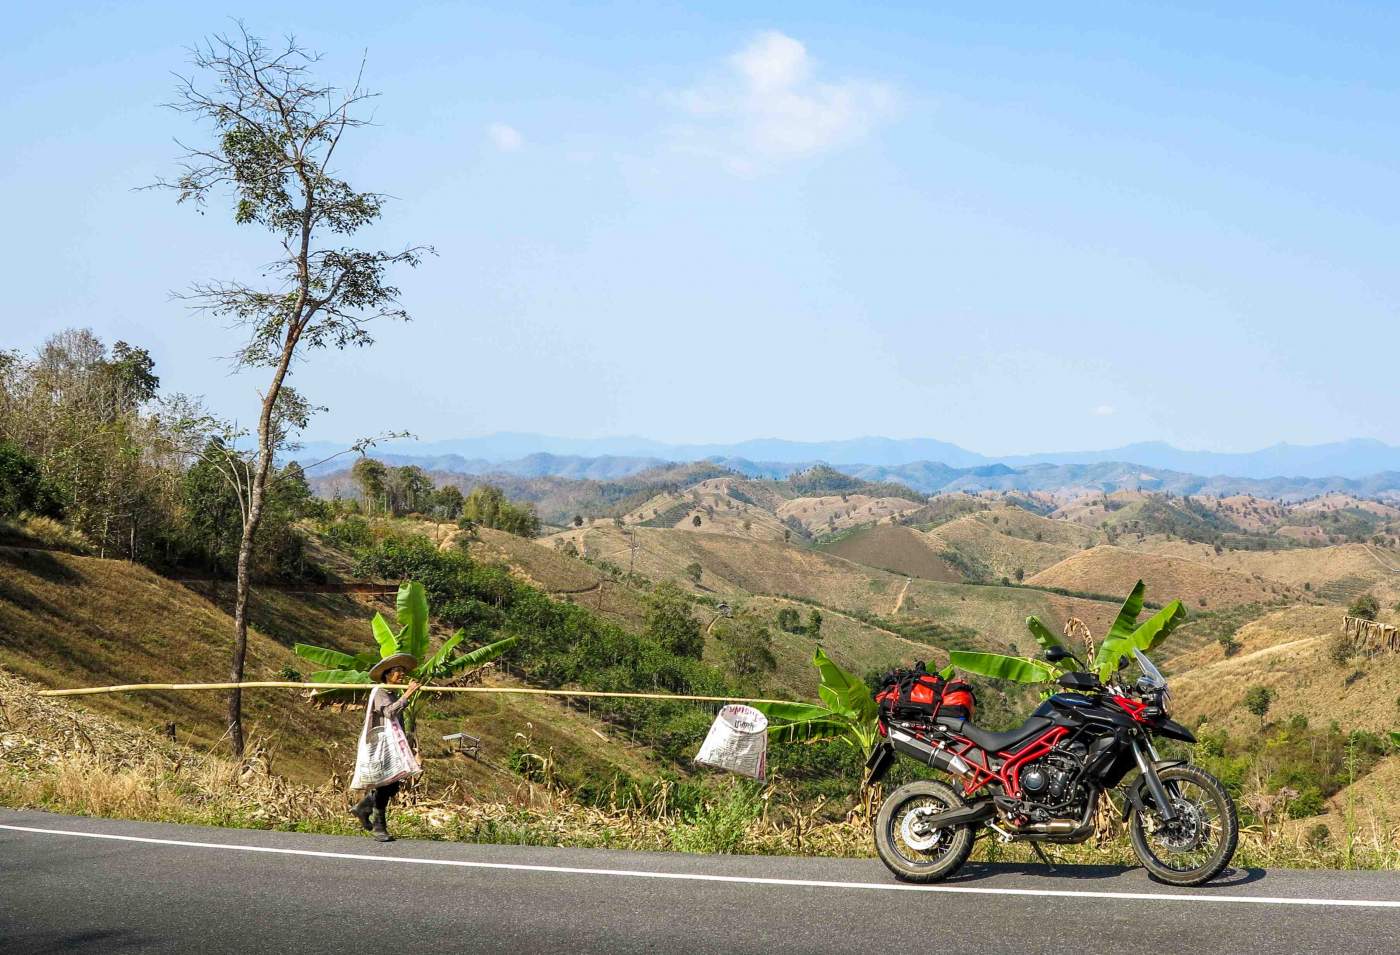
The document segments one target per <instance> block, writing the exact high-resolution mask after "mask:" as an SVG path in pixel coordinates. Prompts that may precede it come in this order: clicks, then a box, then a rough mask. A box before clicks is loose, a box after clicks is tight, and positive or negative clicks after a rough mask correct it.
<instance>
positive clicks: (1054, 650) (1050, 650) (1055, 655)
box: [1045, 647, 1070, 663]
mask: <svg viewBox="0 0 1400 955" xmlns="http://www.w3.org/2000/svg"><path fill="white" fill-rule="evenodd" d="M1069 657H1070V652H1069V651H1068V650H1066V649H1065V648H1064V647H1046V648H1045V659H1047V660H1049V661H1050V662H1051V663H1059V662H1060V661H1061V660H1068V659H1069Z"/></svg>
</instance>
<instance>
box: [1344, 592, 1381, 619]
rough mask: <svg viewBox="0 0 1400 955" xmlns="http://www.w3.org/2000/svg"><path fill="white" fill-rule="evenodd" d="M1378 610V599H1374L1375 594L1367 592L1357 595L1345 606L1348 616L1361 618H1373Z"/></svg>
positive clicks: (1379, 605)
mask: <svg viewBox="0 0 1400 955" xmlns="http://www.w3.org/2000/svg"><path fill="white" fill-rule="evenodd" d="M1380 612H1381V604H1380V601H1379V600H1377V599H1376V595H1375V594H1369V593H1368V594H1362V595H1361V596H1359V597H1357V598H1356V599H1355V600H1353V601H1352V602H1351V606H1350V607H1348V608H1347V615H1348V616H1351V617H1360V618H1361V619H1362V620H1375V619H1376V616H1377V615H1378V614H1379V613H1380Z"/></svg>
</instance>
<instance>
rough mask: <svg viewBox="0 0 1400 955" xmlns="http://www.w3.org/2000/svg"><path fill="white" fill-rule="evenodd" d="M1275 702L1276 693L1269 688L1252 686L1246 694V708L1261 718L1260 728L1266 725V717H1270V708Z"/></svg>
mask: <svg viewBox="0 0 1400 955" xmlns="http://www.w3.org/2000/svg"><path fill="white" fill-rule="evenodd" d="M1273 702H1274V691H1273V690H1271V689H1269V688H1268V687H1267V686H1260V685H1257V684H1256V685H1255V686H1251V687H1250V688H1249V689H1248V690H1246V691H1245V694H1244V708H1245V709H1246V710H1248V711H1249V712H1251V713H1253V714H1254V715H1255V716H1257V717H1259V726H1260V727H1261V728H1262V727H1263V725H1264V717H1266V716H1268V715H1269V707H1271V706H1272V705H1273Z"/></svg>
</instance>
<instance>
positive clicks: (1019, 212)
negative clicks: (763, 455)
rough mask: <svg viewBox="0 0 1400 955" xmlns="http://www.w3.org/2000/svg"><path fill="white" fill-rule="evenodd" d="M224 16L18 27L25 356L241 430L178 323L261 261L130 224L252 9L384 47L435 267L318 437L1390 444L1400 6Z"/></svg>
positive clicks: (222, 216)
mask: <svg viewBox="0 0 1400 955" xmlns="http://www.w3.org/2000/svg"><path fill="white" fill-rule="evenodd" d="M201 6H203V5H199V4H190V3H139V2H124V3H96V2H93V3H84V4H71V3H62V2H50V3H45V4H25V5H23V6H22V7H20V8H19V9H16V10H11V11H9V12H7V15H6V16H7V25H6V30H5V31H4V34H3V36H0V110H3V116H4V117H5V122H4V123H3V125H0V189H3V192H4V195H5V197H6V207H7V208H6V220H7V223H8V228H6V229H4V230H3V232H0V262H3V263H4V265H3V269H4V274H5V277H6V279H7V281H6V285H7V295H6V304H5V306H4V308H5V312H4V314H5V319H4V335H3V339H0V343H2V344H3V345H4V346H6V347H16V348H22V349H32V348H34V347H36V346H37V345H38V344H39V343H40V342H41V341H42V340H43V339H44V338H45V337H46V336H47V335H49V334H51V333H53V332H54V331H57V330H59V329H61V328H64V327H68V326H73V325H87V326H90V327H92V328H93V329H94V330H95V331H97V332H98V334H100V335H101V336H103V337H104V338H106V339H108V340H109V341H110V340H115V339H118V338H122V339H126V340H128V341H132V342H137V343H141V344H144V345H146V346H148V347H150V348H151V349H152V350H153V352H154V353H155V355H156V358H157V361H158V366H159V367H158V371H159V372H160V374H161V375H162V377H163V379H164V382H165V384H166V386H167V387H168V388H171V389H174V390H180V391H187V392H192V393H197V394H203V395H205V396H206V398H207V400H208V402H209V404H210V405H211V407H213V408H214V409H215V410H217V411H219V412H221V413H223V414H226V415H228V416H231V417H238V418H241V419H243V420H249V419H251V417H252V415H253V411H254V408H255V404H256V390H257V388H258V387H260V384H261V377H262V376H261V375H259V374H257V373H253V374H249V375H237V376H235V375H231V374H230V373H229V368H228V363H227V361H225V360H223V359H221V358H220V357H219V356H223V355H228V354H230V353H231V352H232V351H233V350H234V348H235V346H236V342H237V336H236V335H235V334H234V333H231V332H229V331H228V330H225V329H223V328H220V327H219V326H217V325H215V324H211V323H210V322H209V321H207V320H203V319H200V318H197V317H194V316H192V315H189V314H187V313H186V312H185V310H184V308H183V307H182V306H181V305H180V304H179V303H177V302H174V301H172V300H171V298H170V292H172V291H174V290H178V289H181V288H183V287H185V286H187V285H188V284H189V283H190V282H191V281H194V280H198V279H208V278H216V277H233V276H237V277H250V276H253V275H255V274H256V271H257V267H258V266H259V265H260V264H262V263H264V262H266V261H267V260H268V259H269V258H271V257H272V255H273V254H274V247H273V246H272V245H270V244H269V242H268V241H267V240H266V239H265V238H264V237H263V236H260V235H259V234H257V233H256V232H255V231H253V230H250V229H246V228H237V227H235V226H234V225H233V224H232V223H231V221H230V219H229V217H228V216H227V214H226V208H221V207H219V206H213V207H211V209H210V211H209V214H207V215H204V216H200V215H197V214H195V213H194V212H193V211H192V210H190V209H189V208H186V207H177V206H175V204H174V203H173V201H172V199H171V197H170V196H168V195H164V194H160V193H152V192H140V191H135V190H134V189H133V187H135V186H139V185H141V184H143V183H146V182H148V181H150V180H151V179H152V178H154V177H155V176H157V175H160V174H164V173H168V172H169V171H170V170H171V168H172V166H173V162H174V160H175V158H176V156H177V154H178V150H177V148H176V147H175V145H174V144H173V142H172V139H173V138H174V137H175V136H182V137H190V136H191V135H192V133H193V131H192V129H191V128H190V127H189V126H188V124H187V122H186V121H185V120H184V119H183V118H182V117H180V116H177V115H175V114H172V113H170V112H167V111H163V110H161V109H160V108H159V107H158V104H159V103H160V102H162V101H163V100H165V99H167V98H168V97H169V95H170V93H171V89H172V82H173V81H172V77H171V72H172V71H174V70H180V69H183V68H184V64H185V61H186V59H187V56H186V53H185V48H186V47H188V46H189V45H190V44H192V43H193V42H195V41H196V40H198V39H199V38H200V37H201V36H203V35H205V34H207V33H209V32H211V31H216V30H220V29H225V28H226V27H227V23H228V20H227V17H228V16H229V15H231V14H232V15H237V16H239V17H242V18H243V19H244V20H245V21H246V22H247V25H248V27H249V29H250V30H251V31H252V32H255V33H259V34H262V35H274V36H275V35H279V34H283V33H287V32H295V33H296V34H297V36H298V37H299V39H301V40H302V41H303V42H304V43H305V44H306V45H308V46H310V47H313V48H316V49H320V50H322V51H324V52H326V53H327V57H326V59H325V61H324V62H323V64H322V66H323V71H324V74H325V75H326V76H328V77H329V78H333V79H342V78H349V77H350V76H352V75H353V71H354V69H355V68H356V66H357V65H358V60H359V57H360V55H361V52H362V51H365V50H367V51H368V57H369V59H368V67H367V79H368V82H369V84H370V85H371V86H373V87H374V88H375V89H377V90H378V91H380V92H381V93H382V94H383V95H382V98H381V99H380V100H379V101H378V102H377V104H376V107H375V109H376V118H377V122H378V125H377V126H376V127H375V128H373V129H369V130H366V131H364V132H363V134H362V135H360V136H359V137H358V138H357V140H356V141H355V142H353V143H350V144H348V145H349V146H350V148H349V149H344V148H342V153H343V156H344V163H345V166H344V171H345V172H346V173H347V174H349V175H350V177H351V178H352V179H353V180H354V181H355V182H356V183H357V184H360V185H362V186H363V187H364V188H372V189H377V190H380V191H383V192H387V193H390V194H391V195H393V196H394V197H396V199H395V201H394V202H393V204H391V205H390V206H389V207H388V209H387V214H386V216H385V218H384V220H383V222H382V223H381V224H380V225H379V226H377V227H376V228H375V229H374V231H373V232H372V233H367V234H366V235H365V236H364V238H365V240H366V241H367V242H373V243H377V244H381V245H385V246H390V247H396V246H400V245H403V244H406V243H410V242H412V243H417V242H425V243H431V244H432V245H434V246H436V248H437V250H438V252H439V255H438V257H437V258H435V259H432V260H429V261H428V262H427V263H426V264H425V265H424V266H423V267H422V268H421V269H420V270H418V271H417V272H414V273H408V274H404V275H401V276H400V277H399V278H400V282H399V284H400V285H401V287H402V289H403V301H404V304H405V305H406V306H407V307H408V308H409V309H410V311H411V312H412V313H413V315H414V316H415V319H416V320H415V321H414V322H413V323H411V324H409V325H406V326H388V325H386V326H383V327H381V328H380V329H379V332H378V338H379V343H378V344H377V345H376V346H375V347H374V348H373V349H370V350H368V351H354V352H348V353H343V354H335V353H317V354H315V355H314V356H312V358H311V359H310V360H309V361H308V362H306V363H305V364H303V365H302V366H300V367H299V368H298V369H297V371H296V374H295V379H294V380H295V384H296V385H297V386H298V387H299V388H301V389H302V390H303V391H304V392H306V393H307V394H308V396H310V397H311V398H313V399H314V400H316V401H318V402H319V403H321V404H323V405H327V406H329V407H330V409H331V410H330V411H328V412H327V413H325V414H324V415H322V416H321V418H320V419H318V421H317V422H316V424H315V425H314V426H313V429H312V431H311V434H310V437H313V438H322V439H338V438H349V437H354V436H356V435H360V434H366V433H371V432H375V431H380V430H386V429H409V430H412V431H414V432H415V433H417V434H419V435H421V436H422V437H423V438H425V439H443V438H450V437H456V436H462V435H472V434H482V433H487V432H492V431H498V430H516V431H538V432H545V433H550V434H562V435H570V436H579V437H584V436H602V435H618V434H637V435H645V436H647V437H651V438H656V439H661V440H668V441H730V440H739V439H744V438H750V437H757V436H778V437H784V438H791V439H799V440H814V439H824V438H840V437H849V436H855V435H861V434H884V435H889V436H892V437H910V436H930V437H937V438H940V439H943V440H948V441H953V442H956V443H958V444H961V445H963V446H965V447H969V448H973V449H976V450H979V451H983V452H986V453H992V454H1002V453H1015V452H1030V451H1039V450H1048V449H1066V448H1089V447H1108V446H1113V445H1117V444H1121V443H1125V442H1128V441H1137V440H1151V439H1163V440H1167V441H1170V442H1172V443H1174V444H1177V445H1179V446H1183V447H1189V448H1202V449H1211V450H1243V449H1249V448H1254V447H1258V446H1262V445H1266V444H1270V443H1273V442H1275V441H1280V440H1285V441H1293V442H1300V443H1309V442H1321V441H1328V440H1334V439H1340V438H1345V437H1372V438H1379V439H1381V440H1385V441H1389V442H1392V443H1400V415H1397V414H1396V413H1395V411H1396V408H1397V406H1398V405H1400V374H1397V373H1396V370H1395V362H1396V359H1397V356H1398V355H1400V323H1398V322H1397V315H1396V311H1397V309H1396V305H1397V301H1400V267H1397V258H1396V256H1397V251H1396V250H1397V249H1398V248H1400V188H1397V187H1398V186H1400V181H1397V180H1400V127H1397V117H1400V57H1397V52H1400V50H1398V49H1397V47H1400V6H1397V5H1394V4H1387V5H1375V6H1364V5H1355V4H1329V5H1326V6H1325V7H1323V5H1319V4H1267V5H1258V6H1252V5H1245V4H1231V5H1220V4H1216V5H1213V6H1215V7H1222V8H1223V7H1226V6H1228V10H1229V12H1227V13H1221V12H1219V11H1218V10H1213V9H1212V8H1211V6H1208V5H1182V4H1173V5H1152V6H1145V5H1127V4H1102V5H1073V4H1057V5H1047V4H1026V5H1022V6H1016V5H1009V4H1006V5H1003V4H998V5H981V7H982V8H981V9H972V5H965V4H963V5H951V4H950V5H943V6H942V8H939V9H931V8H930V7H932V5H926V4H911V5H908V6H899V5H875V4H869V3H863V4H858V5H857V4H852V5H848V6H837V5H831V4H820V3H812V2H808V3H802V4H770V5H765V6H764V7H762V9H759V7H758V5H753V4H735V5H728V4H714V3H711V4H704V5H699V4H697V5H694V6H691V7H682V6H678V5H669V4H661V3H638V4H611V5H598V6H591V7H589V8H587V9H584V8H581V7H579V6H576V5H559V6H555V5H549V4H528V5H526V4H509V5H505V4H503V5H499V6H497V7H491V6H478V5H471V4H459V3H443V4H436V5H431V4H414V3H401V4H396V5H385V4H379V3H375V4H369V3H363V4H361V3H356V2H336V3H316V2H303V3H297V4H281V3H279V4H271V3H266V4H264V3H245V4H243V5H242V6H241V7H239V8H237V9H234V10H219V9H215V8H212V7H211V8H207V9H199V7H201ZM1052 7H1053V9H1052Z"/></svg>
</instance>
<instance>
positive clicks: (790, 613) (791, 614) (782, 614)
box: [777, 607, 803, 633]
mask: <svg viewBox="0 0 1400 955" xmlns="http://www.w3.org/2000/svg"><path fill="white" fill-rule="evenodd" d="M777 624H778V629H779V630H783V631H786V632H787V633H801V632H802V631H803V627H802V616H801V615H800V614H799V613H798V612H797V611H796V610H795V609H793V608H792V607H780V608H779V609H778V616H777Z"/></svg>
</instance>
